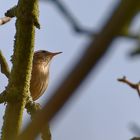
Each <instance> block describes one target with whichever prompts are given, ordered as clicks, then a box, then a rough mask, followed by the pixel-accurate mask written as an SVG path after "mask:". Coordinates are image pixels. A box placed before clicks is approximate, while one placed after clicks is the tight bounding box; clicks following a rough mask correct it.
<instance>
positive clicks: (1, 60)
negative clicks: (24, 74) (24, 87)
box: [0, 51, 10, 78]
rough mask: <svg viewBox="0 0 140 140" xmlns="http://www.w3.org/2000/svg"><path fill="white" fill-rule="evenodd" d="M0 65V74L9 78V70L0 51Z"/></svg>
mask: <svg viewBox="0 0 140 140" xmlns="http://www.w3.org/2000/svg"><path fill="white" fill-rule="evenodd" d="M0 65H1V72H2V73H3V74H4V75H5V76H6V77H7V78H9V75H10V70H9V67H8V64H7V62H6V59H5V57H4V56H3V54H2V52H1V51H0Z"/></svg>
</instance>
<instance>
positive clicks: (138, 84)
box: [118, 76, 140, 97]
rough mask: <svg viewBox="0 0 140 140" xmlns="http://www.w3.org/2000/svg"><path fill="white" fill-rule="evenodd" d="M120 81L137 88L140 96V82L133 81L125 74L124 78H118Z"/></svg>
mask: <svg viewBox="0 0 140 140" xmlns="http://www.w3.org/2000/svg"><path fill="white" fill-rule="evenodd" d="M118 81H119V82H122V83H125V84H127V85H129V86H130V87H131V88H133V89H135V90H136V91H137V92H138V95H139V97H140V82H138V83H132V82H130V81H129V80H127V78H126V77H125V76H124V77H123V78H119V79H118Z"/></svg>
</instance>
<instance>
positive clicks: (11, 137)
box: [1, 0, 39, 140]
mask: <svg viewBox="0 0 140 140" xmlns="http://www.w3.org/2000/svg"><path fill="white" fill-rule="evenodd" d="M14 16H16V18H17V20H16V35H15V42H14V43H15V44H14V54H13V56H12V63H13V67H12V70H11V74H10V77H9V84H8V86H7V89H6V90H7V96H9V97H10V98H9V99H10V100H9V101H8V103H7V106H6V111H5V115H4V123H3V128H2V136H1V140H15V139H16V137H17V136H18V134H19V130H20V127H21V124H22V116H23V110H24V107H25V105H26V101H27V99H28V98H29V96H30V92H29V88H30V78H31V67H32V58H33V51H34V38H35V26H37V27H39V24H38V0H19V1H18V4H17V7H16V10H15V15H14Z"/></svg>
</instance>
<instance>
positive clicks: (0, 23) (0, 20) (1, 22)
mask: <svg viewBox="0 0 140 140" xmlns="http://www.w3.org/2000/svg"><path fill="white" fill-rule="evenodd" d="M10 20H11V18H10V17H3V18H0V25H3V24H5V23H7V22H9V21H10Z"/></svg>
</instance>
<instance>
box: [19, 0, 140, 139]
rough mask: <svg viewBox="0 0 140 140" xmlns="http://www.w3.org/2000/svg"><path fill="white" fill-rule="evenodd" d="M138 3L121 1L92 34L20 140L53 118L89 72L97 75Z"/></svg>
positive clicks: (38, 131) (128, 0)
mask: <svg viewBox="0 0 140 140" xmlns="http://www.w3.org/2000/svg"><path fill="white" fill-rule="evenodd" d="M139 5H140V1H139V0H137V1H132V0H122V1H120V3H119V5H117V7H116V8H115V10H114V12H113V13H112V15H111V16H110V18H109V19H108V21H107V22H106V24H105V25H104V27H103V28H102V30H101V32H100V34H99V35H98V36H96V37H95V38H94V37H92V40H91V41H90V42H89V44H88V45H87V46H86V47H85V48H86V50H85V51H84V52H83V55H82V56H81V58H80V59H79V60H78V62H77V64H76V65H75V66H74V67H73V68H72V69H71V71H70V72H69V73H68V75H67V77H66V78H65V79H64V80H63V81H62V83H61V85H60V86H59V87H58V88H57V89H56V90H55V91H54V93H52V94H51V95H52V96H51V97H50V99H49V101H48V102H47V103H46V104H45V106H44V107H43V109H42V110H41V111H40V112H39V113H38V114H37V115H36V116H35V118H34V120H33V121H32V122H31V123H30V124H28V126H27V127H26V128H25V130H24V131H23V132H22V134H21V135H20V136H19V138H18V140H25V139H26V138H28V136H32V139H34V138H35V137H36V136H37V135H38V134H39V133H40V130H41V129H42V128H43V127H44V125H45V124H46V123H48V122H49V123H50V122H51V121H53V119H54V118H55V117H56V116H57V114H58V113H59V112H60V110H61V109H62V108H63V107H64V105H65V104H66V102H67V101H68V100H69V99H70V97H72V96H73V95H74V94H75V93H77V92H76V90H77V89H78V87H79V86H80V85H81V84H82V83H83V81H84V80H85V79H86V78H87V76H88V75H89V73H90V72H91V71H92V70H94V71H93V72H92V75H94V74H95V73H94V72H95V71H96V66H97V64H99V62H100V60H101V59H102V58H103V56H104V55H105V54H106V53H107V51H108V50H109V49H110V48H111V43H112V41H113V40H115V38H116V37H117V35H118V34H119V33H120V32H121V31H122V28H123V27H124V26H125V25H126V22H127V21H128V20H132V18H133V16H135V14H136V11H135V8H136V7H139ZM120 18H121V20H120ZM118 21H119V22H118ZM73 81H74V82H73ZM34 128H36V130H35V131H33V130H34ZM26 140H30V139H26Z"/></svg>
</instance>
